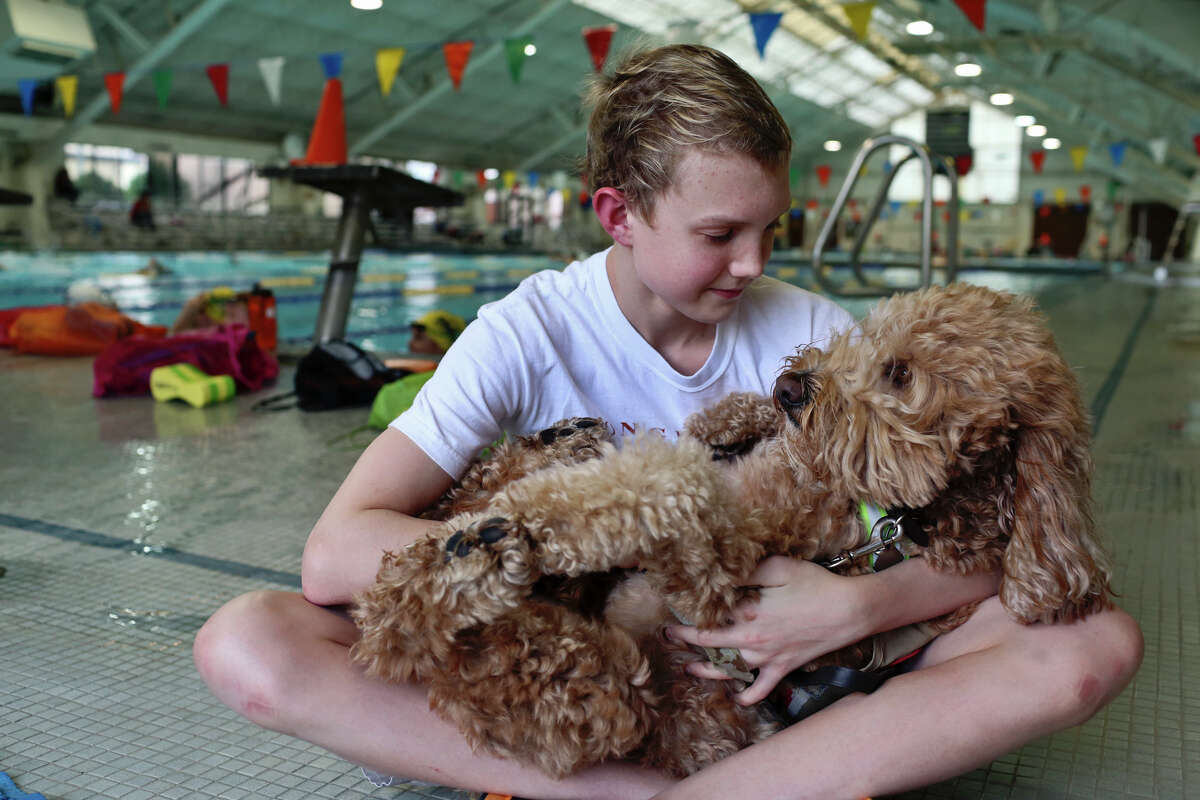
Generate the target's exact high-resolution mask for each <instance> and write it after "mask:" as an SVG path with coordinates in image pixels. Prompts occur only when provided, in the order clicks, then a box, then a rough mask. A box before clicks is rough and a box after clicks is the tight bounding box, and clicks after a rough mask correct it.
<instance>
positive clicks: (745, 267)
mask: <svg viewBox="0 0 1200 800" xmlns="http://www.w3.org/2000/svg"><path fill="white" fill-rule="evenodd" d="M769 255H770V252H769V251H767V252H764V251H763V250H762V249H761V248H755V249H753V250H747V251H746V252H744V253H741V254H740V255H739V256H738V257H737V258H735V259H734V260H733V263H731V264H730V265H729V274H730V275H733V276H734V277H735V278H751V279H753V278H757V277H758V276H759V275H762V274H763V269H764V268H765V267H766V264H767V257H768V256H769Z"/></svg>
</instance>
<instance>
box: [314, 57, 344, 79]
mask: <svg viewBox="0 0 1200 800" xmlns="http://www.w3.org/2000/svg"><path fill="white" fill-rule="evenodd" d="M317 58H319V59H321V69H323V70H325V77H326V79H328V78H340V77H341V75H342V54H341V53H321V54H320V55H319V56H317Z"/></svg>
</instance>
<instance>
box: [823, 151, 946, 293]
mask: <svg viewBox="0 0 1200 800" xmlns="http://www.w3.org/2000/svg"><path fill="white" fill-rule="evenodd" d="M890 145H900V146H902V147H907V148H908V149H909V150H910V151H911V153H910V155H909V156H907V157H906V158H905V159H904V160H903V161H901V162H900V163H901V164H904V163H907V162H908V161H910V160H911V159H912V158H919V159H920V161H921V169H922V172H923V177H924V180H923V187H924V196H923V197H922V200H921V258H920V267H921V281H920V284H919V285H917V286H870V285H868V284H867V282H866V281H865V280H864V276H863V273H862V267H861V264H859V259H858V256H859V255H860V254H861V250H862V244H863V243H864V242H865V241H866V236H867V234H868V233H869V231H870V228H871V226H872V225H874V224H875V221H876V219H877V218H878V217H879V213H880V212H881V211H882V208H883V198H885V197H886V196H887V189H888V188H889V187H890V185H891V181H892V177H893V176H894V175H895V173H896V170H897V169H898V167H899V165H897V168H896V169H893V170H891V173H890V174H889V175H888V177H887V178H886V179H885V180H884V183H883V186H882V187H881V189H880V192H879V194H878V195H877V197H876V199H875V202H874V204H873V205H872V208H871V212H870V214H869V215H868V217H867V218H866V219H864V220H863V226H862V229H861V231H860V232H859V236H858V241H857V242H856V243H855V249H854V252H853V254H852V256H851V259H850V266H851V267H852V268H853V270H854V273H855V277H856V278H857V279H858V280H859V281H860V283H862V284H863V285H862V287H861V288H859V289H854V290H850V289H848V288H847V287H846V286H844V285H842V286H839V285H838V284H836V283H835V282H834V281H832V280H830V279H829V277H828V276H827V275H826V274H825V272H824V270H823V269H822V262H821V256H822V255H823V254H824V251H825V243H826V242H827V241H828V240H829V235H830V233H832V232H833V228H834V226H835V225H836V224H837V220H838V217H839V216H841V213H842V211H843V209H844V208H845V207H846V201H847V200H848V199H849V197H850V193H851V192H852V191H853V190H854V186H855V184H857V183H858V178H859V175H860V173H861V172H862V167H863V165H864V164H865V163H866V161H867V159H868V158H869V157H870V156H871V154H872V153H874V152H875V151H876V150H879V149H881V148H883V147H888V146H890ZM935 159H936V160H937V162H938V163H939V164H940V169H941V170H945V174H946V176H947V177H948V178H950V184H951V187H952V188H951V203H952V207H951V209H950V218H951V222H950V223H949V226H948V230H947V239H948V240H949V242H948V243H949V245H950V247H951V248H952V250H951V254H950V256H949V257H948V259H947V261H948V266H949V275H950V278H951V279H953V276H954V274H955V272H956V271H957V261H958V253H957V250H958V216H957V215H958V186H957V180H956V176H955V174H954V173H953V172H951V171H950V170H951V169H952V168H951V167H949V165H948V163H947V161H946V160H945V159H944V158H942V157H941V156H938V155H936V154H935V153H934V152H933V151H932V150H930V149H929V147H928V146H926V145H924V144H921V143H920V142H917V141H916V140H914V139H911V138H909V137H907V136H900V135H898V134H894V133H893V134H885V135H883V136H877V137H873V138H870V139H867V140H866V141H864V142H863V143H862V145H861V146H860V147H859V148H858V152H857V153H856V154H855V156H854V161H853V162H852V163H851V165H850V170H849V173H848V174H847V175H846V180H845V181H843V182H842V187H841V189H839V190H838V193H837V197H836V198H835V199H834V201H833V206H832V208H830V210H829V215H828V216H827V217H826V218H825V222H824V224H823V225H822V226H821V231H820V233H819V234H818V235H817V241H816V243H815V244H814V245H813V254H812V270H813V279H814V280H815V281H816V282H817V283H818V285H820V286H821V288H822V289H824V290H825V291H826V292H828V293H830V294H833V295H839V296H843V297H847V296H855V297H883V296H886V295H889V294H893V293H895V292H900V291H910V290H912V289H918V288H924V287H927V286H930V285H931V284H932V283H933V175H934V161H935Z"/></svg>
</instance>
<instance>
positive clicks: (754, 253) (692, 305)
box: [629, 149, 791, 324]
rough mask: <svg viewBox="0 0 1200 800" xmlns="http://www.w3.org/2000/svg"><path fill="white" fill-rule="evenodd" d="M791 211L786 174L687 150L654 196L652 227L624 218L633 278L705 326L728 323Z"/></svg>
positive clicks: (742, 159)
mask: <svg viewBox="0 0 1200 800" xmlns="http://www.w3.org/2000/svg"><path fill="white" fill-rule="evenodd" d="M790 205H791V193H790V191H789V189H788V171H787V167H786V166H783V167H779V168H777V169H769V168H767V167H764V166H763V165H762V164H760V163H758V162H757V161H756V160H754V159H753V158H751V157H750V156H746V155H741V154H718V153H711V152H706V151H703V150H697V149H692V150H689V151H688V152H687V153H685V154H684V155H683V157H682V158H681V159H680V160H679V163H678V165H677V167H676V173H675V182H674V183H673V184H672V185H671V187H670V188H669V189H667V191H666V192H664V193H663V194H661V195H659V197H658V198H657V200H656V202H655V204H654V223H653V224H652V225H651V224H650V223H648V222H646V221H645V220H643V219H641V218H640V217H639V216H638V215H636V214H632V213H631V214H630V221H629V224H630V235H631V240H632V242H631V251H632V253H633V266H634V270H635V272H636V274H637V276H638V278H639V279H640V281H641V282H642V283H643V284H644V285H645V287H646V288H647V289H649V290H650V292H651V293H652V294H653V295H654V296H655V297H657V298H658V300H660V301H662V302H664V303H666V304H667V305H669V306H670V307H671V308H673V309H675V311H677V312H679V313H680V314H682V315H683V316H685V317H687V318H689V319H691V320H694V321H696V322H701V323H705V324H715V323H717V322H721V321H722V320H724V319H726V318H727V317H728V316H729V315H730V314H732V313H733V310H734V309H735V308H736V307H737V303H738V299H739V298H740V296H741V294H742V291H743V290H744V289H745V288H746V286H747V285H748V284H749V283H750V282H751V281H753V280H754V279H755V278H758V277H759V276H760V275H762V272H763V266H764V265H765V264H766V262H767V258H768V257H769V256H770V254H771V246H772V243H773V241H774V238H775V228H776V225H777V221H778V219H779V217H780V215H782V214H784V213H785V212H786V211H787V210H788V208H789V207H790Z"/></svg>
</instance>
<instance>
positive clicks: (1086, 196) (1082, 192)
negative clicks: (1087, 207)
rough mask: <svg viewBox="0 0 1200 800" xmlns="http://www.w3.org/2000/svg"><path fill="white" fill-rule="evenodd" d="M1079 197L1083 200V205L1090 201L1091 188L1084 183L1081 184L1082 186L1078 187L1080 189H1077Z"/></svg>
mask: <svg viewBox="0 0 1200 800" xmlns="http://www.w3.org/2000/svg"><path fill="white" fill-rule="evenodd" d="M1079 197H1080V198H1081V199H1082V200H1083V202H1085V203H1086V202H1087V201H1088V200H1091V199H1092V187H1091V186H1088V185H1087V184H1086V183H1085V184H1083V185H1082V186H1080V187H1079Z"/></svg>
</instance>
